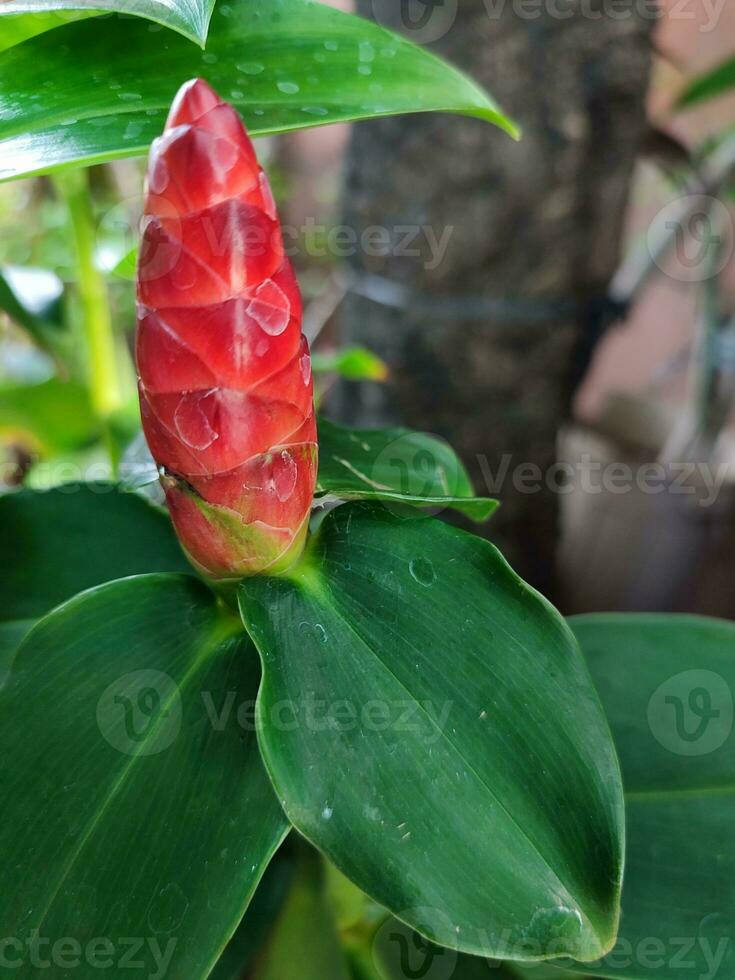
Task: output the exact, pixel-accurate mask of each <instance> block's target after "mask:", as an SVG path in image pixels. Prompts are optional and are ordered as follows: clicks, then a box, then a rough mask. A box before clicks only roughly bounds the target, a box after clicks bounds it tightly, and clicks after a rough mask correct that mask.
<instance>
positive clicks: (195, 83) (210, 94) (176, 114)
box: [166, 78, 222, 129]
mask: <svg viewBox="0 0 735 980" xmlns="http://www.w3.org/2000/svg"><path fill="white" fill-rule="evenodd" d="M221 104H222V99H221V98H220V97H219V96H218V95H217V93H216V92H215V91H214V89H213V88H212V86H211V85H210V84H209V83H208V82H205V81H204V79H203V78H191V79H189V81H188V82H184V84H183V85H182V86H181V88H180V89H179V91H178V92H177V93H176V97H175V98H174V101H173V103H172V105H171V111H170V112H169V114H168V119H167V120H166V129H172V128H173V127H174V126H185V125H187V124H191V123H194V122H196V121H197V120H198V119H201V117H202V116H203V115H204V114H205V113H207V112H209V111H210V109H214V107H215V106H218V105H221Z"/></svg>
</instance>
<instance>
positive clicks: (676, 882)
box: [571, 615, 735, 980]
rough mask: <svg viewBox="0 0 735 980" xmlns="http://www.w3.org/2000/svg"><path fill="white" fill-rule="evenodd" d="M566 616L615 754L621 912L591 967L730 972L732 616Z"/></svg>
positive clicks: (640, 979)
mask: <svg viewBox="0 0 735 980" xmlns="http://www.w3.org/2000/svg"><path fill="white" fill-rule="evenodd" d="M571 625H572V627H573V629H574V632H575V633H576V635H577V638H578V639H579V641H580V643H581V645H582V648H583V650H584V652H585V654H586V655H587V659H588V663H589V665H590V669H591V671H592V676H593V678H594V680H595V682H596V685H597V689H598V691H599V692H600V697H601V699H602V702H603V705H604V707H605V709H606V711H607V714H608V717H609V719H610V723H611V725H612V729H613V735H614V737H615V742H616V745H617V748H618V751H619V753H620V762H621V765H622V769H623V781H624V784H625V790H626V815H627V826H628V830H627V853H626V871H625V883H624V887H623V903H622V904H623V915H622V920H621V929H620V936H619V939H618V942H617V945H616V946H615V948H614V949H613V950H612V951H611V952H610V954H609V955H608V956H607V957H606V958H605V959H604V960H603V961H602V962H600V963H595V964H593V965H591V966H588V967H587V971H586V972H589V973H593V974H595V975H598V976H604V977H624V978H628V980H652V978H654V977H658V978H660V980H664V978H672V980H676V978H678V980H714V977H715V976H717V977H720V978H725V977H732V976H733V975H734V974H735V945H734V942H733V935H734V930H735V852H734V851H733V847H732V837H733V827H734V826H735V751H733V750H734V749H735V736H734V735H733V692H734V691H735V625H733V624H732V623H725V622H719V621H717V620H708V619H701V618H696V617H690V616H664V615H617V616H615V615H598V616H582V617H575V618H574V619H572V620H571Z"/></svg>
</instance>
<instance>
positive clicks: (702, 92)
mask: <svg viewBox="0 0 735 980" xmlns="http://www.w3.org/2000/svg"><path fill="white" fill-rule="evenodd" d="M733 88H735V58H728V59H727V60H726V61H723V62H721V63H720V64H719V65H717V66H716V67H715V68H713V69H712V70H711V71H708V72H705V73H704V74H702V75H698V76H697V77H696V78H694V79H692V81H691V82H689V84H688V85H687V87H686V88H685V89H684V92H683V94H682V95H681V96H680V97H679V106H680V107H681V108H688V107H689V106H692V105H695V104H696V103H697V102H704V101H705V99H714V98H716V97H717V96H718V95H726V94H727V93H728V92H729V91H730V90H731V89H733Z"/></svg>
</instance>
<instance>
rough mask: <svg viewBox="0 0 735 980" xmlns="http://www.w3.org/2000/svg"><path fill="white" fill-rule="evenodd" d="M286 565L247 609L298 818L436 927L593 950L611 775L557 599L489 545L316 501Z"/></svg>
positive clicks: (456, 939) (604, 916) (610, 878)
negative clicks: (294, 562)
mask: <svg viewBox="0 0 735 980" xmlns="http://www.w3.org/2000/svg"><path fill="white" fill-rule="evenodd" d="M288 574H289V577H288V578H279V579H273V578H272V579H262V578H255V579H251V580H248V581H246V582H244V583H243V584H242V586H241V608H242V612H243V618H244V620H245V622H246V624H247V625H248V629H249V631H250V634H251V636H252V637H253V639H254V640H255V643H256V645H257V647H258V649H259V651H260V654H261V658H262V661H263V666H264V679H263V684H262V687H261V692H260V696H259V706H258V718H257V724H258V736H259V740H260V744H261V750H262V753H263V756H264V759H265V762H266V765H267V767H268V769H269V772H270V775H271V778H272V780H273V782H274V784H275V786H276V789H277V793H278V795H279V798H281V799H282V801H283V802H284V807H285V809H286V812H287V815H288V816H289V818H290V820H291V821H292V822H293V823H294V825H295V826H296V827H297V828H298V829H299V830H300V831H301V832H302V833H303V834H304V835H305V836H306V837H307V838H308V839H309V840H311V841H312V842H313V843H315V844H316V845H317V846H318V847H319V848H320V849H321V850H322V851H324V852H325V853H326V855H327V856H328V857H329V858H331V859H332V860H333V861H334V863H335V864H336V865H337V867H338V868H340V870H341V871H343V872H344V873H345V874H346V875H347V876H348V877H350V878H351V879H352V880H353V881H354V882H355V883H356V884H357V885H358V887H360V888H361V889H363V891H365V892H366V893H367V894H368V895H370V896H371V897H372V898H374V899H375V900H376V901H378V902H380V903H381V904H383V905H385V906H386V907H387V908H388V909H390V910H391V911H392V912H394V913H395V914H396V915H398V916H399V917H400V918H401V919H403V920H405V921H406V922H407V923H409V924H411V925H413V926H415V927H416V928H417V929H419V930H420V931H422V932H423V933H424V934H426V935H427V936H428V937H429V938H431V939H433V940H435V941H436V942H438V943H441V944H443V945H448V946H451V947H456V948H459V949H462V950H464V951H467V952H475V953H484V954H485V955H493V956H498V955H501V954H502V955H503V956H504V957H505V958H513V957H516V958H519V957H520V956H521V955H523V956H524V957H526V958H529V957H530V958H543V957H547V956H549V955H552V954H553V952H554V951H556V953H557V954H558V953H559V951H560V950H561V949H565V950H567V951H569V952H570V953H571V954H572V955H573V956H575V957H582V958H586V959H594V958H596V956H599V955H600V953H601V952H602V951H604V950H606V949H607V948H608V947H609V946H610V945H611V944H612V942H613V940H614V937H615V930H616V925H617V915H618V891H619V887H620V877H621V873H622V838H623V804H622V791H621V787H620V780H619V772H618V765H617V760H616V758H615V754H614V751H613V747H612V742H611V739H610V735H609V731H608V728H607V722H606V720H605V718H604V715H603V713H602V710H601V707H600V704H599V702H598V700H597V696H596V694H595V692H594V689H593V687H592V683H591V681H590V678H589V674H588V673H587V669H586V667H585V665H584V662H583V659H582V657H581V654H580V652H579V650H578V648H577V645H576V643H575V641H574V638H573V636H572V634H571V633H570V631H569V630H568V628H567V626H566V625H565V623H564V621H563V620H562V619H561V617H560V616H559V615H558V613H557V612H556V611H555V610H554V609H553V608H552V607H551V606H550V605H549V604H548V603H547V602H546V601H545V600H544V599H542V598H541V597H540V596H539V595H538V594H537V593H536V592H534V591H533V590H532V589H530V588H529V587H528V586H526V585H525V584H524V583H523V582H521V580H520V579H518V577H517V576H516V575H515V574H514V573H513V572H512V570H511V569H510V568H509V567H508V565H507V564H506V563H505V562H504V560H503V559H502V557H501V556H500V554H499V553H498V552H497V551H496V549H494V548H493V547H492V546H491V545H490V544H489V543H488V542H486V541H483V540H481V539H479V538H475V537H473V536H472V535H468V534H465V533H463V532H461V531H457V530H456V529H454V528H451V527H449V526H448V525H445V524H443V523H441V522H438V521H434V520H430V519H427V520H419V521H417V520H409V519H406V520H401V519H399V518H396V517H394V516H392V515H390V514H389V513H388V512H387V511H386V509H385V508H384V507H382V506H380V505H375V504H367V503H353V504H346V505H344V506H342V507H339V508H337V509H336V510H334V511H332V512H331V513H330V514H329V515H327V517H326V519H325V520H324V522H323V524H322V525H321V528H320V530H319V533H318V535H317V536H316V537H315V538H314V539H312V544H311V546H310V550H309V551H308V553H307V555H306V557H305V559H304V561H303V562H302V564H301V565H300V566H298V567H297V568H296V569H294V570H293V571H292V572H289V573H288ZM356 774H359V778H356Z"/></svg>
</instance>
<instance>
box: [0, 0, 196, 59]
mask: <svg viewBox="0 0 735 980" xmlns="http://www.w3.org/2000/svg"><path fill="white" fill-rule="evenodd" d="M213 10H214V0H189V2H182V0H173V2H171V0H169V2H164V0H5V2H4V3H0V18H2V17H20V16H30V17H38V16H39V15H51V16H47V18H46V21H45V24H44V25H43V26H40V28H39V29H38V30H34V31H33V34H29V35H28V36H29V37H31V36H36V34H39V33H42V32H44V31H47V30H52V29H54V28H55V27H58V26H60V25H63V24H64V23H66V22H68V21H65V20H64V15H65V14H68V15H70V17H69V19H73V20H81V19H82V18H84V17H94V16H95V15H97V14H102V13H118V14H125V15H130V16H134V17H142V18H144V19H145V20H150V21H153V23H154V24H160V25H161V27H168V28H169V29H170V30H172V31H177V32H178V33H179V34H182V35H183V36H184V37H185V38H188V40H190V41H194V43H195V44H198V45H199V47H201V48H203V47H204V46H205V44H206V41H207V33H208V31H209V22H210V20H211V18H212V11H213ZM53 15H56V17H54V16H53ZM1 33H2V21H1V20H0V35H1ZM11 43H17V42H11ZM7 46H10V45H7ZM4 47H6V45H4V44H3V42H2V39H1V37H0V50H2V49H3V48H4Z"/></svg>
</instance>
